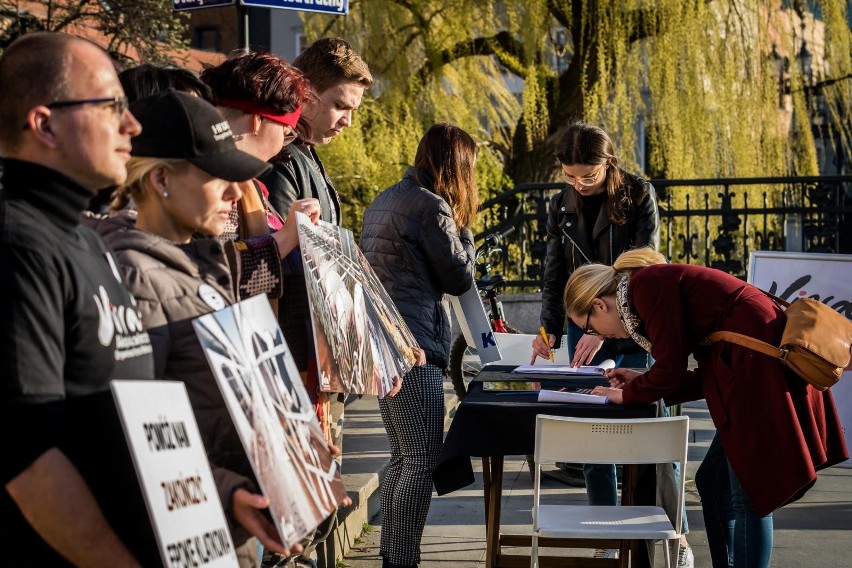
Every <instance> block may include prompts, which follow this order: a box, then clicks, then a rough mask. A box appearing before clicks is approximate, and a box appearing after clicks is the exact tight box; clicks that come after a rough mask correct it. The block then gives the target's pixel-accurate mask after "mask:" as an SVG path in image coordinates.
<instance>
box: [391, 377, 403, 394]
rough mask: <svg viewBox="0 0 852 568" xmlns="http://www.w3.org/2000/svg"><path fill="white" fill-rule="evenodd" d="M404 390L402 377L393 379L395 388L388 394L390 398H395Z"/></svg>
mask: <svg viewBox="0 0 852 568" xmlns="http://www.w3.org/2000/svg"><path fill="white" fill-rule="evenodd" d="M401 389H402V377H394V378H393V388H392V389H391V390H390V392H389V393H388V396H394V395H396V393H398V392H399V391H400V390H401Z"/></svg>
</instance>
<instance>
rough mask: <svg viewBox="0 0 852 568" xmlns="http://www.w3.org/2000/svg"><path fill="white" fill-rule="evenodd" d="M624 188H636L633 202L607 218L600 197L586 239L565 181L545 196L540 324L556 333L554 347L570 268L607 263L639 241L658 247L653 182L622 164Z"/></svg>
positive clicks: (559, 333) (559, 332) (640, 244)
mask: <svg viewBox="0 0 852 568" xmlns="http://www.w3.org/2000/svg"><path fill="white" fill-rule="evenodd" d="M621 174H622V176H624V179H625V186H624V190H625V191H631V192H635V191H642V190H643V189H644V195H643V196H642V198H641V199H640V200H639V202H638V203H633V204H632V206H631V207H630V209H629V210H628V211H627V216H626V217H627V222H626V223H624V224H623V225H616V224H614V223H612V222H611V221H610V219H609V216H608V214H607V207H606V203H605V202H604V205H603V206H602V207H601V210H600V213H599V215H598V218H597V220H596V221H595V226H594V228H593V230H592V241H591V242H589V239H588V237H587V235H588V230H587V227H586V220H585V217H584V215H583V213H582V211H581V210H580V209H579V208H578V206H577V200H578V195H577V192H576V191H575V190H574V188H573V187H571V186H570V185H569V186H566V187H565V189H563V190H562V191H561V192H560V193H558V194H557V195H555V196H554V197H553V199H551V201H550V211H549V212H548V217H547V237H548V242H547V259H546V261H545V267H544V285H543V287H542V293H541V301H542V304H541V324H542V325H543V326H544V329H545V330H546V331H547V333H549V334H553V335H555V336H556V347H559V344H560V338H561V337H562V334H563V333H564V330H565V307H564V303H563V298H562V295H563V292H564V291H565V284H566V283H567V282H568V278H570V276H571V274H573V273H574V271H575V270H576V269H577V268H579V267H580V266H582V265H584V264H588V263H591V262H600V263H603V264H607V265H610V266H611V265H612V263H613V262H615V259H616V258H618V255H620V254H621V253H622V252H624V251H627V250H630V249H633V248H639V247H646V246H648V247H651V248H653V249H654V250H659V248H660V214H659V211H658V209H657V197H656V192H655V191H654V187H653V186H652V185H651V184H650V183H648V182H647V181H645V180H643V179H642V178H638V177H636V176H633V175H631V174H629V173H627V172H625V171H623V170H622V172H621Z"/></svg>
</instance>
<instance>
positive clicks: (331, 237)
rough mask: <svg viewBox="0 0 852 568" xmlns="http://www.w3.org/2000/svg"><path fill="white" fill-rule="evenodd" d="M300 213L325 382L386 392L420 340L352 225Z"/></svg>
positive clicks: (327, 386)
mask: <svg viewBox="0 0 852 568" xmlns="http://www.w3.org/2000/svg"><path fill="white" fill-rule="evenodd" d="M296 218H297V219H298V223H299V244H300V247H301V251H302V263H303V264H304V268H305V282H306V285H307V290H308V302H309V305H310V311H311V320H312V324H313V331H314V345H315V347H316V354H317V366H318V370H319V380H320V388H321V389H322V390H323V391H326V392H345V393H355V394H372V395H377V396H378V397H379V398H382V397H384V396H385V395H386V394H387V393H388V392H389V391H390V390H391V389H392V388H393V379H394V377H402V376H403V375H404V374H405V373H407V372H408V371H409V370H411V367H412V366H413V365H414V363H415V361H416V357H415V355H414V350H413V348H414V347H417V341H416V340H415V339H414V336H413V335H412V334H411V331H410V330H409V329H408V326H407V325H406V324H405V321H403V319H402V316H401V315H400V314H399V312H398V311H397V309H396V306H395V305H394V303H393V301H392V300H391V299H390V296H388V293H387V291H386V290H385V289H384V286H382V283H381V282H380V281H379V278H378V277H377V276H376V273H375V272H373V269H372V267H370V264H369V263H368V262H367V259H366V258H365V257H364V255H363V254H362V253H361V249H359V248H358V245H357V244H356V243H355V237H354V236H353V235H352V231H348V230H346V229H342V228H340V227H337V226H335V225H332V224H331V223H325V222H322V221H321V222H320V223H319V224H318V225H314V224H313V223H311V222H310V220H309V219H308V218H307V217H306V216H305V215H302V214H298V215H297V216H296Z"/></svg>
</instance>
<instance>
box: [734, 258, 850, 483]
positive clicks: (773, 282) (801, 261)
mask: <svg viewBox="0 0 852 568" xmlns="http://www.w3.org/2000/svg"><path fill="white" fill-rule="evenodd" d="M748 281H749V282H750V283H752V284H754V285H755V286H757V287H758V288H762V289H763V290H766V291H767V292H769V293H770V294H774V295H776V296H778V297H779V298H781V299H782V300H786V301H788V302H792V301H793V300H796V299H798V298H813V299H815V300H820V301H822V302H823V303H825V304H828V305H829V306H831V307H832V308H834V309H835V310H837V312H838V313H840V314H841V315H843V316H845V317H846V318H847V319H852V255H848V254H815V253H802V252H774V251H753V252H752V253H751V255H750V256H749V267H748ZM831 394H832V395H833V396H834V404H835V405H836V406H837V413H838V416H839V417H840V423H841V424H842V425H843V433H844V435H845V436H846V446H847V447H852V372H850V371H847V372H845V373H843V376H842V377H841V378H840V382H838V383H837V384H836V385H834V386H833V387H831ZM841 465H842V466H844V467H852V459H849V460H846V461H845V462H843V463H842V464H841Z"/></svg>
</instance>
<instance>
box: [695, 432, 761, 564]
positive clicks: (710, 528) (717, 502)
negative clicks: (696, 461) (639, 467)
mask: <svg viewBox="0 0 852 568" xmlns="http://www.w3.org/2000/svg"><path fill="white" fill-rule="evenodd" d="M695 485H696V487H697V488H698V494H699V495H700V496H701V510H702V512H703V513H704V526H705V530H706V531H707V543H708V545H709V546H710V558H711V559H712V561H713V568H768V566H769V559H770V557H771V556H772V529H773V523H772V514H771V513H770V514H769V515H767V516H765V517H759V516H758V515H757V513H756V512H755V510H754V508H753V507H752V505H751V501H749V499H748V496H747V495H746V494H745V492H743V488H742V485H740V482H739V480H738V479H737V476H736V475H735V474H734V470H732V469H731V465H730V463H728V458H727V456H726V455H725V449H724V448H723V447H722V443H721V441H719V435H718V434H717V435H716V436H715V437H714V438H713V442H712V443H711V444H710V449H708V450H707V455H706V456H705V457H704V461H702V462H701V466H700V467H699V468H698V472H697V473H696V475H695Z"/></svg>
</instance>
